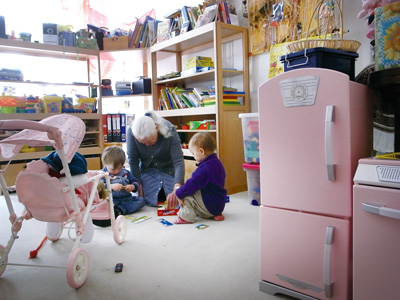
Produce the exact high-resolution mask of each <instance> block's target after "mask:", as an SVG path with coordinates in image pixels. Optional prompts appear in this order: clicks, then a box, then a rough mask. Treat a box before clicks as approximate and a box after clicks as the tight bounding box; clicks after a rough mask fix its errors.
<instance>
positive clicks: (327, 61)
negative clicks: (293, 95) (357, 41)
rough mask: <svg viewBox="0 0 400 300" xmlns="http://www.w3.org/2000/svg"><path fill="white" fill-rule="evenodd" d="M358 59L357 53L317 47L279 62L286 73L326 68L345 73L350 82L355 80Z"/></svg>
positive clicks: (291, 55)
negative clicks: (303, 69)
mask: <svg viewBox="0 0 400 300" xmlns="http://www.w3.org/2000/svg"><path fill="white" fill-rule="evenodd" d="M357 57H358V53H356V52H348V51H342V50H336V49H331V48H324V47H317V48H310V49H304V50H302V51H298V52H293V53H290V54H287V55H283V56H281V57H280V58H279V60H280V61H281V62H282V63H283V64H284V71H285V72H287V71H290V70H296V69H301V68H325V69H331V70H335V71H339V72H342V73H345V74H347V75H349V77H350V80H354V78H355V61H356V58H357Z"/></svg>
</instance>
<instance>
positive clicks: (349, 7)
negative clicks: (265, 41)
mask: <svg viewBox="0 0 400 300" xmlns="http://www.w3.org/2000/svg"><path fill="white" fill-rule="evenodd" d="M342 2H343V5H342V10H343V16H344V17H343V20H344V22H343V24H344V29H345V30H349V32H348V33H346V34H345V35H344V38H345V39H348V40H357V41H359V42H361V47H360V49H359V50H358V54H359V58H358V59H357V60H356V66H355V69H356V72H355V74H356V75H357V74H358V73H359V72H360V71H361V70H362V69H363V68H365V67H366V66H368V65H369V64H370V63H371V62H372V54H371V50H370V49H371V47H370V44H369V43H370V40H369V39H368V38H366V34H367V25H366V21H365V20H360V19H358V18H357V15H358V13H359V11H360V10H361V4H362V2H361V1H360V0H344V1H342ZM233 3H234V4H235V6H236V8H237V11H238V16H239V21H240V24H241V25H242V26H248V20H247V19H245V18H243V10H242V6H243V5H242V0H233ZM268 71H269V53H262V54H258V55H255V56H253V57H250V98H251V111H252V112H257V111H258V94H257V89H258V87H259V86H260V85H261V84H262V83H264V82H265V81H266V80H267V79H268Z"/></svg>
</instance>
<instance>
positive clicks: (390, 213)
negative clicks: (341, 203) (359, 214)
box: [362, 203, 400, 220]
mask: <svg viewBox="0 0 400 300" xmlns="http://www.w3.org/2000/svg"><path fill="white" fill-rule="evenodd" d="M362 209H363V210H364V211H366V212H369V213H372V214H376V215H380V216H383V217H388V218H392V219H398V220H400V210H398V209H394V208H390V207H386V206H383V205H378V204H371V203H363V204H362Z"/></svg>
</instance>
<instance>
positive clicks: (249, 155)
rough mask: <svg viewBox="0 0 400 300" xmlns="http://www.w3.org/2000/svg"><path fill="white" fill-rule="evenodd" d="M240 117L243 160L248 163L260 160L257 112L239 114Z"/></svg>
mask: <svg viewBox="0 0 400 300" xmlns="http://www.w3.org/2000/svg"><path fill="white" fill-rule="evenodd" d="M239 118H241V119H242V132H243V143H244V160H245V162H248V163H259V162H260V143H259V140H260V139H259V128H258V113H246V114H239Z"/></svg>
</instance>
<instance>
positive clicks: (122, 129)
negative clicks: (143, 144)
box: [120, 114, 126, 142]
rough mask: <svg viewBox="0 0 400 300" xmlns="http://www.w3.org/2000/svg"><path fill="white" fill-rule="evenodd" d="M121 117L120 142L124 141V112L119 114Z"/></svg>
mask: <svg viewBox="0 0 400 300" xmlns="http://www.w3.org/2000/svg"><path fill="white" fill-rule="evenodd" d="M120 119H121V142H126V114H120Z"/></svg>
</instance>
